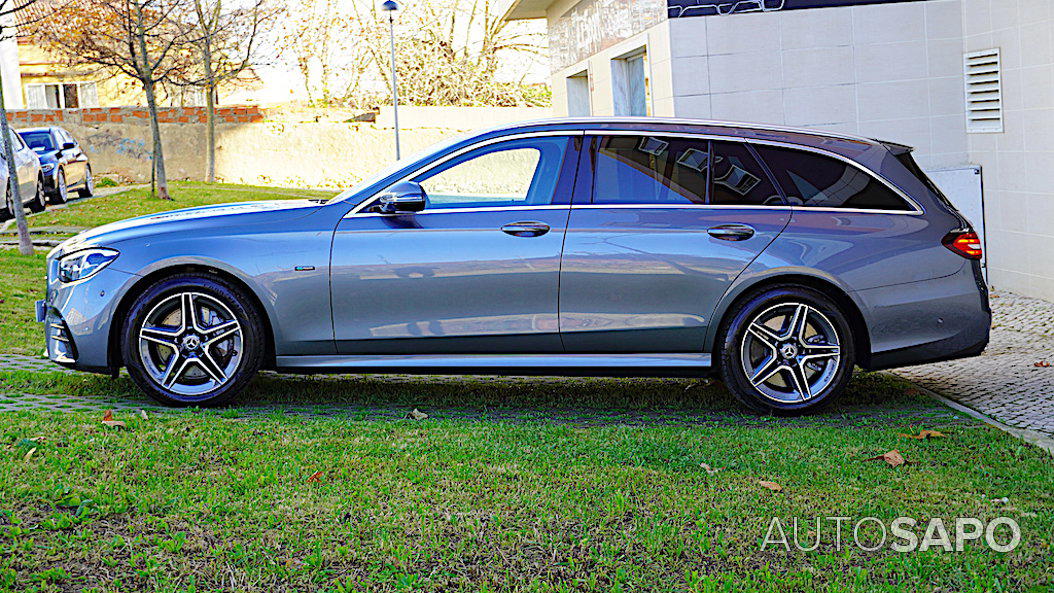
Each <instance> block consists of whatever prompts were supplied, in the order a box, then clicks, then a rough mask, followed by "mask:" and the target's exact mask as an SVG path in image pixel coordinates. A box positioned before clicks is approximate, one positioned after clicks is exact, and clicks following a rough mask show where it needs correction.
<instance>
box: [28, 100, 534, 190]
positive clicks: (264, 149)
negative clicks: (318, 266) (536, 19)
mask: <svg viewBox="0 0 1054 593" xmlns="http://www.w3.org/2000/svg"><path fill="white" fill-rule="evenodd" d="M513 111H515V113H511V112H509V113H506V112H505V111H503V110H502V109H501V108H489V109H488V110H487V111H486V112H483V111H479V110H475V111H473V112H472V114H471V115H472V117H451V116H450V113H449V112H444V113H443V114H442V115H443V116H442V117H436V118H434V119H432V118H422V117H420V116H415V117H410V118H407V119H409V120H410V122H409V123H410V124H412V125H413V126H414V127H411V128H404V129H403V130H402V149H403V154H404V155H407V154H411V153H413V152H416V151H418V150H421V149H423V148H426V147H427V146H429V145H431V144H434V143H436V142H439V141H441V140H443V139H445V138H448V137H450V136H452V135H456V134H463V133H465V132H467V131H469V129H470V128H471V129H475V128H482V127H487V126H490V125H496V124H500V123H506V122H507V121H508V120H509V119H510V118H511V119H531V118H532V116H533V117H537V116H539V115H545V114H546V113H547V111H546V110H523V109H519V110H516V109H513ZM411 114H412V109H410V110H408V112H407V115H411ZM216 115H217V126H216V144H217V146H216V174H217V177H218V178H219V179H220V180H222V181H226V182H230V183H249V184H258V185H283V186H304V187H331V188H339V187H347V186H350V185H353V184H355V183H357V182H358V181H360V180H361V179H362V178H363V177H365V176H368V175H369V174H370V173H372V172H373V171H376V170H378V169H380V168H382V167H384V166H386V165H387V164H389V163H390V162H391V161H393V160H394V156H395V147H394V134H393V130H392V129H391V128H390V127H387V126H386V125H385V122H384V121H383V120H384V119H385V118H384V117H381V118H380V120H382V121H380V123H378V124H373V123H366V122H353V121H349V122H337V121H320V122H315V121H306V122H304V121H289V118H288V117H283V118H281V119H284V120H286V121H272V118H271V117H269V114H268V113H267V111H266V110H264V109H261V108H258V107H221V108H219V109H217V114H216ZM159 116H160V120H161V137H162V143H163V145H164V151H165V165H166V169H167V172H168V174H169V177H170V178H171V179H202V178H203V176H204V174H205V154H206V150H205V131H206V127H205V124H204V122H205V112H204V108H201V107H182V108H165V109H161V110H160V112H159ZM8 119H9V121H11V123H12V125H14V126H15V128H26V127H36V126H47V125H54V126H60V127H63V128H65V129H67V130H69V131H70V132H71V133H72V134H73V135H74V137H76V138H77V139H78V140H79V141H80V142H81V144H82V145H83V146H84V148H85V150H86V152H87V153H88V155H89V157H90V158H91V162H92V166H93V169H94V170H95V172H96V173H115V174H118V175H121V176H123V177H126V178H128V179H131V180H134V181H148V180H149V179H150V158H151V157H150V155H151V140H150V124H149V121H150V120H149V117H148V114H147V111H146V109H145V108H141V107H113V108H91V109H65V110H58V109H34V110H16V111H10V112H9V113H8Z"/></svg>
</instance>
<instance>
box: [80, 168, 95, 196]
mask: <svg viewBox="0 0 1054 593" xmlns="http://www.w3.org/2000/svg"><path fill="white" fill-rule="evenodd" d="M77 195H78V196H80V197H82V198H90V197H92V196H93V195H95V179H94V178H92V176H91V167H87V168H85V169H84V185H83V186H82V187H81V188H80V189H78V190H77Z"/></svg>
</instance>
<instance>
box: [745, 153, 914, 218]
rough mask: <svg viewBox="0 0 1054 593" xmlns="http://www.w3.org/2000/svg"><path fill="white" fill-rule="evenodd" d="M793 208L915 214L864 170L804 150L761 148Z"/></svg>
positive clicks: (763, 157)
mask: <svg viewBox="0 0 1054 593" xmlns="http://www.w3.org/2000/svg"><path fill="white" fill-rule="evenodd" d="M756 148H757V151H758V153H759V154H760V155H761V158H762V159H764V160H765V162H766V163H767V164H768V166H769V170H771V171H772V174H773V175H775V176H776V181H777V182H779V184H780V185H781V186H782V187H783V193H784V194H786V196H787V201H788V202H789V203H790V204H791V205H792V206H802V207H806V208H808V207H812V208H853V209H860V210H898V211H901V210H904V211H910V210H914V208H912V206H911V205H910V204H908V203H907V202H906V201H904V199H903V198H901V197H900V196H899V195H897V194H896V192H894V191H893V190H891V189H890V188H889V187H888V186H887V185H885V184H884V183H882V182H881V181H878V180H877V179H875V177H874V176H873V175H871V174H869V173H867V172H865V171H864V170H862V169H860V168H858V167H855V166H853V165H850V164H848V163H845V162H842V161H839V160H837V159H834V158H831V157H828V156H824V155H820V154H816V153H812V152H806V151H802V150H794V149H790V148H777V147H772V146H761V145H759V146H757V147H756Z"/></svg>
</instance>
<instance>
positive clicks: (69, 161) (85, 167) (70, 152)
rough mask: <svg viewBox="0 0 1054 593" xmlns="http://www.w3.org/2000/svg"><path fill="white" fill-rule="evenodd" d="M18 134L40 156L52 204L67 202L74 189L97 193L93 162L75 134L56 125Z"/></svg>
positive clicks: (45, 183)
mask: <svg viewBox="0 0 1054 593" xmlns="http://www.w3.org/2000/svg"><path fill="white" fill-rule="evenodd" d="M18 134H19V135H20V136H21V137H22V139H23V140H25V141H26V144H28V145H29V146H30V148H32V149H33V150H34V151H35V152H36V153H37V156H38V157H39V158H40V170H41V171H42V172H43V173H44V190H45V192H46V193H47V196H48V200H49V201H50V202H51V203H52V204H65V203H66V200H67V199H69V192H70V190H73V189H75V190H77V195H79V196H80V197H82V198H87V197H89V196H91V195H92V194H94V193H95V180H94V179H93V178H92V173H91V163H89V162H88V155H87V154H85V153H84V150H83V149H82V148H81V145H80V142H77V139H76V138H74V137H73V134H70V133H69V132H68V131H66V130H64V129H63V128H59V127H54V126H53V127H47V128H28V129H25V130H19V131H18Z"/></svg>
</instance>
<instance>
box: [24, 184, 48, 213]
mask: <svg viewBox="0 0 1054 593" xmlns="http://www.w3.org/2000/svg"><path fill="white" fill-rule="evenodd" d="M26 206H27V207H28V208H29V211H30V212H43V211H44V210H45V209H46V208H47V207H48V202H47V198H46V197H44V180H43V179H41V178H40V177H37V184H36V190H35V193H34V194H33V199H32V200H30V202H29V203H28V204H26Z"/></svg>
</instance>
